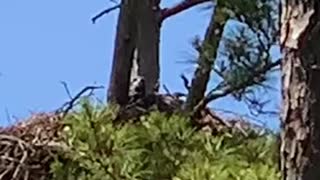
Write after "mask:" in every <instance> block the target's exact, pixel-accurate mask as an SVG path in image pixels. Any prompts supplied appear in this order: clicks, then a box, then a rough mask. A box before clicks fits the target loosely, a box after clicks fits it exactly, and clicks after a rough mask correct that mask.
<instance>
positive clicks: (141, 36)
mask: <svg viewBox="0 0 320 180" xmlns="http://www.w3.org/2000/svg"><path fill="white" fill-rule="evenodd" d="M159 4H160V0H140V1H134V0H122V2H121V8H120V14H119V19H118V25H117V26H118V27H117V34H116V41H115V51H114V57H113V65H112V72H111V79H110V85H109V89H108V101H109V102H112V103H116V104H119V105H125V104H126V103H127V102H128V91H129V86H130V80H131V79H133V78H135V77H136V76H142V77H143V78H144V79H145V85H146V93H147V94H148V93H151V92H153V90H154V87H155V85H156V83H157V82H158V79H159V38H160V27H159V18H160V7H159ZM135 53H137V54H135ZM133 65H135V66H133Z"/></svg>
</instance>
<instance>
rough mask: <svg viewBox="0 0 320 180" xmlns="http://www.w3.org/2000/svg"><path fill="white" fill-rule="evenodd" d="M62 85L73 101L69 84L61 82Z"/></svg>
mask: <svg viewBox="0 0 320 180" xmlns="http://www.w3.org/2000/svg"><path fill="white" fill-rule="evenodd" d="M61 84H62V85H63V87H64V89H65V90H66V93H67V95H68V96H69V98H70V99H72V96H71V93H70V90H69V88H68V85H67V83H66V82H65V81H61Z"/></svg>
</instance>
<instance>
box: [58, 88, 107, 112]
mask: <svg viewBox="0 0 320 180" xmlns="http://www.w3.org/2000/svg"><path fill="white" fill-rule="evenodd" d="M102 88H104V87H103V86H87V87H85V88H83V89H82V90H81V91H80V92H79V93H78V94H76V96H74V97H73V98H71V100H70V101H68V102H66V103H64V105H63V106H62V107H61V108H59V109H58V110H57V112H60V111H62V117H65V115H66V114H68V112H69V111H70V110H71V109H72V108H73V107H74V104H75V102H76V101H77V100H78V99H79V98H80V97H81V96H82V95H83V94H84V93H86V92H87V91H90V93H89V94H92V92H93V91H94V90H96V89H102ZM63 109H64V110H63Z"/></svg>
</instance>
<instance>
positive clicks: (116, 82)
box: [108, 0, 138, 105]
mask: <svg viewBox="0 0 320 180" xmlns="http://www.w3.org/2000/svg"><path fill="white" fill-rule="evenodd" d="M137 5H138V3H136V2H134V1H132V0H122V2H121V7H120V13H119V17H118V24H117V33H116V40H115V45H114V55H113V64H112V70H111V75H110V77H111V78H110V85H109V89H108V101H109V102H111V103H115V104H119V105H125V104H126V103H127V102H128V91H129V84H130V83H129V82H130V73H131V67H132V59H133V55H134V50H135V45H136V31H137V26H136V24H137V22H136V17H137V15H136V9H137V8H136V6H137Z"/></svg>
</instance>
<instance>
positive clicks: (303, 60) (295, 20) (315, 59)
mask: <svg viewBox="0 0 320 180" xmlns="http://www.w3.org/2000/svg"><path fill="white" fill-rule="evenodd" d="M319 10H320V6H319V1H318V0H286V1H285V4H282V14H281V23H282V25H281V48H282V52H283V54H284V58H283V62H282V73H283V77H282V83H283V84H282V93H283V110H282V115H281V121H282V133H281V148H280V153H281V170H282V173H283V179H284V180H319V179H320V112H318V111H319V108H320V84H319V83H320V46H319V45H318V43H319V42H320V31H319V29H320V26H319V20H320V14H319Z"/></svg>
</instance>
